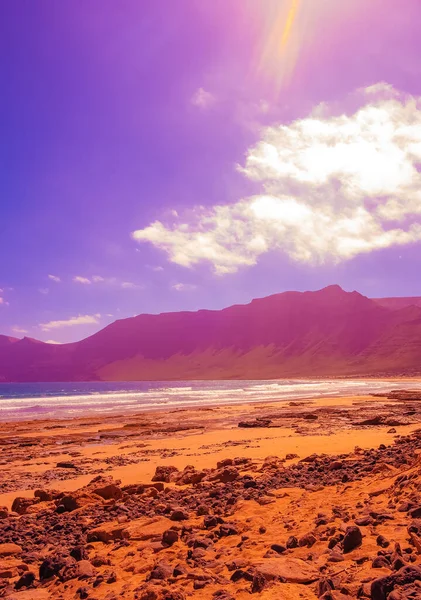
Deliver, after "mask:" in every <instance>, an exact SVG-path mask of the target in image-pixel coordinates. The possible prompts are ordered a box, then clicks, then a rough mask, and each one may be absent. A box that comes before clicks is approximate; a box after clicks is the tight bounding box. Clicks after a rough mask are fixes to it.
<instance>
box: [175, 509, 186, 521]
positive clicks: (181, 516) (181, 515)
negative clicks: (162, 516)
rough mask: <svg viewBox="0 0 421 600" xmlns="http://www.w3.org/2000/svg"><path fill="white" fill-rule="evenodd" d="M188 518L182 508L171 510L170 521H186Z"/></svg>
mask: <svg viewBox="0 0 421 600" xmlns="http://www.w3.org/2000/svg"><path fill="white" fill-rule="evenodd" d="M188 518H189V515H188V513H187V512H186V511H185V510H183V509H182V508H177V509H175V510H173V511H172V513H171V515H170V519H171V521H187V519H188Z"/></svg>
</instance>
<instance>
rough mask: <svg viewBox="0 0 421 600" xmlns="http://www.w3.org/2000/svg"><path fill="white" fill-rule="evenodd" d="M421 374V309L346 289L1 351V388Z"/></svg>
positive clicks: (122, 325)
mask: <svg viewBox="0 0 421 600" xmlns="http://www.w3.org/2000/svg"><path fill="white" fill-rule="evenodd" d="M419 372H421V308H420V307H417V306H406V307H404V308H402V309H392V308H389V307H387V306H383V305H382V304H381V303H379V302H378V301H373V300H370V299H369V298H366V297H365V296H362V295H361V294H359V293H358V292H352V293H348V292H345V291H343V290H342V289H341V288H340V287H339V286H329V287H327V288H324V289H323V290H319V291H317V292H304V293H301V292H285V293H282V294H275V295H273V296H269V297H267V298H260V299H257V300H253V301H252V302H251V303H250V304H246V305H237V306H230V307H228V308H225V309H223V310H219V311H211V310H199V311H197V312H178V313H164V314H160V315H147V314H143V315H139V316H137V317H132V318H129V319H122V320H120V321H115V322H114V323H112V324H110V325H109V326H108V327H105V328H104V329H102V330H101V331H99V332H98V333H96V334H94V335H92V336H90V337H89V338H86V339H84V340H82V341H80V342H76V343H73V344H65V345H62V346H59V345H51V344H44V343H41V342H37V341H36V340H31V339H29V338H24V339H23V340H18V341H16V340H13V342H8V343H6V342H4V344H3V343H2V342H1V338H0V380H3V381H77V380H89V379H93V380H97V379H98V380H145V379H146V380H147V379H167V380H171V379H172V380H174V379H235V378H238V379H266V378H277V377H305V376H312V377H314V376H343V375H377V374H382V375H387V374H388V375H398V374H403V373H407V374H414V373H419Z"/></svg>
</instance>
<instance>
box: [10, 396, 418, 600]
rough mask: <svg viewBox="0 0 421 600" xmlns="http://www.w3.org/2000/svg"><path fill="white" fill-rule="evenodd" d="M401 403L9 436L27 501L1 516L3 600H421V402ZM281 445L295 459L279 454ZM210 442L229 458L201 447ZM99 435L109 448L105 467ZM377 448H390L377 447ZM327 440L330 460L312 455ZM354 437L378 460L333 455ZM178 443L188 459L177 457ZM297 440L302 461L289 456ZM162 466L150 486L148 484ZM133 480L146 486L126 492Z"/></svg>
mask: <svg viewBox="0 0 421 600" xmlns="http://www.w3.org/2000/svg"><path fill="white" fill-rule="evenodd" d="M392 396H393V397H392V398H390V399H383V400H384V401H382V400H381V399H380V398H375V399H369V398H367V399H365V401H364V402H362V401H361V399H359V400H355V399H352V401H351V400H350V401H339V402H337V404H336V405H333V403H332V402H330V403H323V402H317V403H295V404H294V403H291V404H292V406H291V405H290V406H284V407H283V408H282V407H280V406H279V405H272V406H268V407H260V408H259V409H258V415H257V416H256V407H244V408H242V409H237V411H235V412H234V411H232V409H231V412H230V413H229V414H228V413H227V412H226V411H225V409H222V410H221V411H215V413H212V414H211V416H209V413H208V415H207V416H206V418H205V417H204V413H203V412H201V411H197V413H195V412H194V411H190V412H187V413H186V414H185V415H183V416H182V415H176V418H172V419H170V420H169V419H168V415H167V416H166V415H161V416H157V415H156V414H155V415H150V416H149V417H146V418H145V417H142V419H143V421H142V423H143V427H142V428H141V429H142V431H139V427H138V424H136V423H139V422H140V420H139V421H138V422H137V421H136V419H135V420H134V421H133V420H132V421H131V422H130V423H127V422H125V420H124V419H123V421H122V422H121V423H120V424H119V425H118V427H115V426H111V425H110V424H107V423H105V422H104V421H101V422H100V424H99V426H98V425H95V424H94V423H93V422H92V421H90V422H89V423H86V424H85V425H84V424H83V423H81V422H78V423H72V424H69V423H68V424H66V427H65V430H63V431H62V430H61V428H60V427H61V426H59V427H58V428H54V429H51V424H48V423H44V424H43V425H42V426H41V427H39V430H40V435H39V437H35V436H34V437H31V436H30V426H29V424H27V425H22V424H20V425H19V427H16V428H15V431H14V435H12V436H10V437H9V438H7V436H5V435H1V436H0V444H1V445H0V448H1V461H2V462H3V465H4V470H3V471H2V482H1V484H2V486H3V487H2V489H3V490H4V491H5V492H7V494H9V495H10V496H11V497H13V501H12V502H10V504H9V505H7V504H5V506H0V597H1V598H8V599H10V600H12V599H15V600H19V599H21V600H32V599H33V600H48V599H56V598H57V599H63V600H64V599H70V598H71V599H78V598H89V599H90V600H100V599H106V600H117V599H119V598H126V599H131V598H133V599H138V600H184V599H187V598H190V597H192V598H200V599H202V598H203V599H204V600H207V599H209V600H233V599H239V600H243V599H245V598H249V597H255V598H259V599H260V598H261V599H262V600H271V599H273V600H274V599H275V598H276V599H278V598H286V599H295V598H297V599H298V598H302V599H311V598H324V599H326V600H328V599H330V598H332V599H333V600H335V599H337V600H341V599H345V598H346V597H348V598H372V599H373V600H386V599H389V600H399V599H403V598H420V597H421V496H420V490H421V460H420V458H419V453H420V452H421V429H420V428H419V427H420V426H419V424H420V423H421V414H420V413H419V410H418V404H417V401H418V400H420V399H421V394H418V397H417V394H414V393H412V396H411V397H409V396H408V394H405V393H403V392H402V393H400V394H397V393H394V394H393V395H392ZM376 403H377V404H376ZM420 410H421V403H420ZM309 415H312V416H311V417H310V418H309ZM139 419H140V417H139ZM178 419H179V421H178ZM169 421H172V424H171V426H170V425H169ZM152 423H153V426H154V430H153V431H152V430H150V426H151V424H152ZM244 423H248V425H246V426H245V427H244ZM241 424H242V425H241ZM128 425H129V426H128ZM179 425H180V426H181V425H183V427H184V429H183V430H179V429H177V427H178V426H179ZM239 425H240V426H239ZM104 426H106V427H105V430H102V428H103V427H104ZM98 427H99V429H98ZM168 427H171V428H172V431H168V430H167V429H168ZM201 428H202V429H201ZM320 428H323V432H322V431H320ZM2 429H3V432H5V431H6V425H3V426H2ZM244 429H247V430H248V431H249V430H250V432H252V434H253V435H254V437H252V438H251V439H247V440H245V439H243V438H241V437H240V438H237V439H238V440H240V441H239V443H237V444H236V443H235V442H236V440H235V439H234V440H233V443H234V445H233V446H232V445H231V446H230V445H224V444H225V442H224V441H223V437H224V436H223V434H224V432H226V434H227V435H228V436H229V435H231V436H232V437H233V438H235V437H236V435H237V436H238V435H244V433H245V431H244ZM408 429H410V430H409V431H408ZM272 430H273V433H274V435H275V434H276V435H284V438H282V439H284V440H285V443H284V444H283V447H282V448H281V447H280V446H279V444H275V443H274V440H277V439H278V438H276V437H274V438H271V437H269V439H268V440H267V439H265V436H266V434H267V433H272ZM100 431H102V433H100ZM128 431H129V432H130V433H129V434H128V433H127V432H128ZM297 431H298V433H297ZM121 432H123V433H121ZM299 432H301V433H299ZM353 432H358V433H357V434H354V433H353ZM361 432H363V434H364V435H362V434H361ZM0 433H1V431H0ZM133 433H134V434H135V435H133ZM208 433H209V438H208V439H204V440H203V441H209V440H213V442H214V443H215V445H216V446H215V448H213V443H211V444H207V443H204V444H202V445H201V446H200V447H199V446H197V445H196V446H195V445H194V444H195V443H196V442H195V440H196V438H198V437H199V436H201V437H202V438H206V435H207V434H208ZM99 435H104V436H105V437H104V438H102V439H103V440H105V439H106V440H108V443H109V448H108V451H107V452H106V456H105V457H104V456H102V455H101V457H100V458H98V459H96V458H95V452H97V451H103V450H98V436H99ZM175 435H178V436H179V437H178V438H177V440H174V436H175ZM215 435H216V437H217V438H218V439H219V440H222V441H220V442H215ZM379 435H381V436H382V437H383V438H384V441H385V442H387V443H380V444H377V445H376V446H374V444H372V447H371V444H370V443H369V442H370V438H371V439H372V440H374V439H376V436H379ZM212 436H213V437H212ZM294 436H295V437H294ZM306 436H307V437H306ZM316 436H319V437H320V439H321V441H322V442H323V441H324V442H325V447H326V449H327V450H328V451H326V452H313V450H314V445H313V444H311V443H307V444H306V443H305V442H306V440H307V441H308V440H315V439H317V438H316ZM341 436H342V437H344V436H350V437H351V439H358V440H360V441H361V440H364V439H365V444H364V447H363V444H361V443H360V444H356V445H355V446H354V447H352V449H350V450H349V451H348V452H336V453H335V452H334V451H332V450H333V449H332V445H329V444H328V440H332V439H333V440H335V441H336V443H337V445H338V446H340V440H341V439H342V437H341ZM170 438H171V440H172V444H173V446H176V447H177V449H174V448H169V447H167V448H165V445H166V446H170V445H171V444H170ZM296 439H299V440H300V442H299V443H298V442H297V444H295V446H297V448H298V452H286V449H288V448H290V447H292V442H294V443H295V440H296ZM89 440H91V441H89ZM92 440H93V441H92ZM141 440H143V442H142V441H141ZM165 440H166V443H165ZM291 440H292V441H291ZM367 440H368V444H367ZM287 441H289V446H288V444H287V443H286V442H287ZM69 442H71V443H70V444H69ZM128 442H129V443H128ZM341 443H343V442H341ZM347 443H348V442H347ZM133 444H134V447H133ZM139 444H143V446H142V447H139ZM221 444H222V447H221ZM300 444H301V445H300ZM58 446H59V447H58ZM63 446H64V447H65V448H68V447H69V446H70V447H73V448H74V449H72V450H70V449H69V452H68V453H67V455H66V452H64V451H63ZM127 446H128V447H127ZM208 446H210V450H209V449H208ZM256 446H257V448H256ZM312 446H313V447H312ZM270 447H272V448H273V450H274V452H273V453H270V454H269V453H267V452H264V451H266V450H267V449H268V448H270ZM320 447H321V448H323V444H322V445H320ZM53 448H55V452H56V454H55V455H53V456H52V457H51V455H50V454H49V453H51V452H53V451H54V450H53ZM110 449H111V450H112V451H110ZM199 450H200V451H199ZM224 451H225V456H224ZM208 452H209V453H210V454H208ZM205 453H206V454H205ZM189 454H190V455H192V456H191V457H190V458H193V459H194V460H191V461H189V460H188V458H189V456H188V455H189ZM118 456H119V457H120V458H121V460H122V461H123V463H124V464H123V465H119V464H117V466H116V464H115V463H116V461H117V457H118ZM108 458H112V460H111V463H110V464H109V465H108V466H109V467H110V468H109V470H108V471H107V468H104V465H106V464H107V462H106V461H107V459H108ZM25 461H26V462H25ZM51 461H53V463H54V465H53V464H52V462H51ZM54 461H55V462H54ZM117 463H118V461H117ZM151 463H152V465H153V468H152V470H151V471H150V476H144V477H140V475H137V474H136V470H137V469H138V467H139V466H140V467H142V465H143V464H147V466H148V468H150V466H151ZM201 463H202V464H201ZM25 464H26V470H25V466H24V465H25ZM43 464H44V467H42V465H43ZM13 466H14V467H15V471H16V476H15V477H14V478H12V477H10V473H11V471H12V469H13ZM119 469H120V472H122V473H124V474H125V473H126V471H128V470H132V471H134V472H133V473H132V477H131V478H130V479H129V480H128V479H127V477H126V476H125V479H126V481H124V480H121V479H119V478H117V477H116V475H117V474H118V473H119ZM4 471H6V472H7V473H9V480H8V481H7V479H6V477H5V476H4ZM96 471H98V472H96ZM31 473H32V478H33V480H32V481H31V482H30V481H29V480H30V479H31ZM49 473H53V474H54V473H55V474H56V475H57V476H51V475H49ZM144 473H145V472H144ZM28 483H30V485H29V486H28ZM81 483H83V485H80V484H81ZM66 487H67V489H63V488H66ZM15 492H16V493H15ZM0 498H1V497H0ZM5 498H6V496H4V499H5ZM0 504H1V501H0Z"/></svg>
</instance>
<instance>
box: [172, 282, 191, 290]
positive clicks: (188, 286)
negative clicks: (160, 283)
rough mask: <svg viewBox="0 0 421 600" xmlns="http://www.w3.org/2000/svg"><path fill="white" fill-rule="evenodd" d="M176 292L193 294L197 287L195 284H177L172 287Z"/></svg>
mask: <svg viewBox="0 0 421 600" xmlns="http://www.w3.org/2000/svg"><path fill="white" fill-rule="evenodd" d="M171 287H172V289H173V290H175V291H176V292H193V291H194V290H195V289H197V285H194V284H193V283H175V284H174V285H172V286H171Z"/></svg>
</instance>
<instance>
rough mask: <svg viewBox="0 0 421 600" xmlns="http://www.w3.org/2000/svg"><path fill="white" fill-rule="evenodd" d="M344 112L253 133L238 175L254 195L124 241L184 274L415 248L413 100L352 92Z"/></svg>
mask: <svg viewBox="0 0 421 600" xmlns="http://www.w3.org/2000/svg"><path fill="white" fill-rule="evenodd" d="M356 101H357V102H358V106H357V108H354V109H353V110H351V111H348V112H347V113H344V112H343V111H339V113H338V111H337V107H333V106H329V105H328V104H323V105H321V106H320V107H316V109H315V110H314V111H313V113H312V114H311V115H309V116H307V117H306V118H303V119H298V120H295V121H293V122H292V123H290V124H276V125H273V126H271V127H266V128H264V129H263V130H262V132H261V138H260V140H259V141H258V142H257V143H256V144H255V145H254V146H252V147H251V148H249V149H248V151H247V154H246V159H245V164H244V165H243V166H238V170H239V171H240V172H241V173H242V174H243V175H244V176H245V177H246V178H247V179H248V180H251V181H254V182H256V183H257V184H258V185H259V186H260V188H261V192H260V193H259V194H256V195H254V196H251V197H247V198H243V199H240V200H238V201H236V202H235V203H233V204H227V205H216V206H213V207H210V208H204V207H202V206H196V207H195V208H194V209H193V211H190V212H189V215H188V217H186V218H185V219H183V218H181V217H177V218H176V219H175V220H174V221H173V223H172V224H166V223H163V222H161V221H155V222H154V223H152V224H150V225H149V226H148V227H145V228H144V229H139V230H137V231H134V232H133V233H132V237H133V239H134V240H136V241H137V242H142V243H143V242H149V243H151V244H153V245H154V246H155V247H156V248H159V249H161V250H163V251H164V252H166V254H167V256H168V258H169V260H170V261H171V262H173V263H176V264H178V265H182V266H184V267H189V268H191V267H194V266H196V265H198V264H199V263H202V262H208V263H210V264H211V265H212V267H213V269H214V271H215V273H217V274H225V273H233V272H236V271H237V270H238V269H239V268H241V267H246V266H251V265H255V264H256V263H257V262H258V259H259V257H260V256H261V255H263V254H265V253H267V252H269V251H272V250H278V251H281V252H283V253H285V254H287V255H288V256H289V257H290V258H291V259H293V260H295V261H298V262H303V263H312V264H322V263H325V262H334V263H335V262H336V263H337V262H341V261H344V260H349V259H352V258H354V257H355V256H357V255H360V254H364V253H369V252H372V251H375V250H379V249H384V248H389V247H392V246H398V245H406V244H409V243H412V242H417V241H420V240H421V168H420V165H421V98H418V97H413V96H409V95H404V94H401V93H399V92H398V91H396V90H395V89H393V87H392V86H390V85H388V84H382V83H380V84H377V85H375V86H371V87H369V88H366V89H365V90H359V92H358V94H357V95H355V96H354V97H353V102H354V105H355V102H356Z"/></svg>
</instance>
